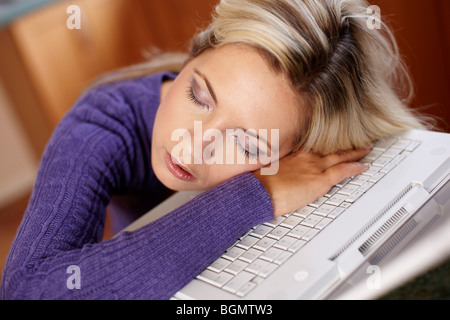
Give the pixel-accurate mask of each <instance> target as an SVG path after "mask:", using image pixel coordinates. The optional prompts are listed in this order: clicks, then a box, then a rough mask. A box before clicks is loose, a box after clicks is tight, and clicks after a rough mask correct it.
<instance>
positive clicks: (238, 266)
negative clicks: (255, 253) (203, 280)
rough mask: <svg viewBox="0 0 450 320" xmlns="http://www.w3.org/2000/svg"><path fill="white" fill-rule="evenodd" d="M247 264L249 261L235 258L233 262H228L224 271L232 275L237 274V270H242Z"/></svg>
mask: <svg viewBox="0 0 450 320" xmlns="http://www.w3.org/2000/svg"><path fill="white" fill-rule="evenodd" d="M248 265H249V263H247V262H245V261H242V260H236V261H234V262H233V263H231V264H229V265H228V266H227V267H226V268H225V270H224V271H226V272H229V273H232V274H234V275H236V274H238V273H239V272H241V271H242V270H244V269H245V268H247V266H248Z"/></svg>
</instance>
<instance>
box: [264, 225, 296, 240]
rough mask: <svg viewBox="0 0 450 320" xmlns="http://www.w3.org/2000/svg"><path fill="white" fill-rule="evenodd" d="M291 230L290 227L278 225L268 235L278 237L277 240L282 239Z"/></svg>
mask: <svg viewBox="0 0 450 320" xmlns="http://www.w3.org/2000/svg"><path fill="white" fill-rule="evenodd" d="M289 231H291V230H290V229H288V228H285V227H281V226H278V227H276V228H275V229H273V230H272V231H271V232H270V233H269V234H268V235H267V236H268V237H271V238H274V239H277V240H280V239H281V238H282V237H284V236H285V235H286V234H287V233H288V232H289Z"/></svg>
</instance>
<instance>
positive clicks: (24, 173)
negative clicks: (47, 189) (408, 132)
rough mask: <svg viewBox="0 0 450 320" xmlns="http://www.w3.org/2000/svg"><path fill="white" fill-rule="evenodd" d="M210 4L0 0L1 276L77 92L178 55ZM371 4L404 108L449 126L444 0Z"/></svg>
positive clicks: (449, 30)
mask: <svg viewBox="0 0 450 320" xmlns="http://www.w3.org/2000/svg"><path fill="white" fill-rule="evenodd" d="M216 3H217V0H70V1H65V0H0V273H1V271H2V270H3V266H4V263H5V260H6V256H7V253H8V251H9V248H10V245H11V242H12V240H13V238H14V235H15V232H16V230H17V227H18V225H19V223H20V220H21V218H22V215H23V213H24V211H25V209H26V206H27V202H28V199H29V196H30V192H31V189H32V186H33V183H34V179H35V176H36V171H37V168H38V164H39V160H40V157H41V155H42V152H43V150H44V148H45V145H46V143H47V141H48V139H49V137H50V135H51V133H52V131H53V129H54V128H55V126H56V124H57V123H58V122H59V120H60V119H61V117H62V116H63V115H64V114H65V113H66V112H67V110H68V109H69V108H70V107H71V106H72V104H73V103H74V102H75V100H76V99H77V98H78V97H79V95H80V94H81V93H82V91H83V89H84V88H85V87H86V86H87V85H88V84H89V83H90V82H91V81H92V80H93V79H95V78H96V77H98V76H100V75H103V74H105V73H108V72H110V71H112V70H115V69H118V68H120V67H123V66H127V65H131V64H134V63H139V62H142V61H144V60H145V58H146V53H148V52H150V51H152V49H153V48H159V49H161V50H171V51H185V50H186V49H187V48H188V45H189V39H190V38H191V37H192V36H193V35H194V33H195V32H196V31H197V30H198V29H199V28H202V27H203V26H205V25H207V24H208V23H209V21H210V15H211V13H212V11H213V8H214V6H215V4H216ZM371 4H376V5H378V6H379V7H380V8H381V14H382V18H383V19H384V21H387V22H388V23H389V24H390V25H391V27H392V28H393V30H394V32H395V35H396V37H397V40H398V43H399V46H400V49H401V53H402V54H403V56H404V58H405V60H406V62H407V64H408V66H409V67H410V69H411V73H412V76H413V80H414V84H415V91H416V96H415V99H414V102H413V104H412V105H411V107H412V108H414V109H417V110H419V111H420V112H422V113H424V114H427V115H431V116H433V117H434V118H435V119H436V125H437V130H440V131H444V132H450V60H449V57H450V20H448V19H445V17H446V16H448V14H449V13H450V1H448V0H373V1H371ZM71 5H77V6H78V7H79V8H80V9H81V19H80V27H81V28H80V29H70V28H68V25H67V22H68V19H69V20H70V19H71V15H72V14H73V12H71V11H69V13H68V12H67V9H68V7H69V6H71ZM71 22H74V21H73V20H71ZM105 237H108V234H106V236H105ZM445 268H446V269H444V272H445V273H446V274H447V276H449V277H450V275H449V274H448V273H449V271H448V267H445ZM447 284H448V282H447Z"/></svg>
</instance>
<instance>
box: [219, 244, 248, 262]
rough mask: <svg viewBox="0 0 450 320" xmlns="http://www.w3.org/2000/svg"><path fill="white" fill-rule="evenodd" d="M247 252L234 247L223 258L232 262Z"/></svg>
mask: <svg viewBox="0 0 450 320" xmlns="http://www.w3.org/2000/svg"><path fill="white" fill-rule="evenodd" d="M244 252H245V250H244V249H242V248H238V247H232V248H231V249H229V250H228V251H227V252H225V253H224V254H223V257H224V258H225V259H228V260H230V261H235V260H236V259H237V258H239V257H240V256H241V254H243V253H244Z"/></svg>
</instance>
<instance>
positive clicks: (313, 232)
mask: <svg viewBox="0 0 450 320" xmlns="http://www.w3.org/2000/svg"><path fill="white" fill-rule="evenodd" d="M319 232H320V230H319V229H311V230H309V231H308V232H307V233H305V234H304V235H303V237H302V240H305V241H311V239H312V238H314V237H315V236H316V235H317V234H318V233H319Z"/></svg>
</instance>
